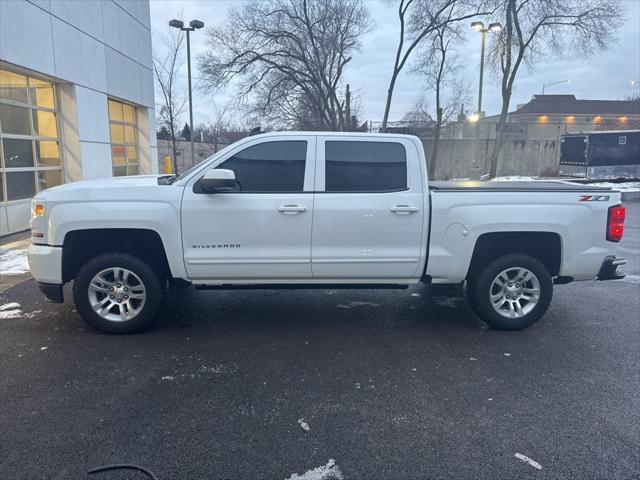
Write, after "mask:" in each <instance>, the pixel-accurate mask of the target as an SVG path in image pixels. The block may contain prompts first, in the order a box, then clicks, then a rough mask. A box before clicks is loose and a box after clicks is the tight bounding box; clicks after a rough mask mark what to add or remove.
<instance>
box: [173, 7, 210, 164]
mask: <svg viewBox="0 0 640 480" xmlns="http://www.w3.org/2000/svg"><path fill="white" fill-rule="evenodd" d="M169 26H170V27H173V28H177V29H179V30H182V31H183V32H187V76H188V80H189V129H190V131H191V134H190V135H189V137H190V138H189V140H190V141H191V165H193V164H195V152H194V149H193V100H192V98H191V42H190V41H189V32H193V31H194V30H199V29H201V28H202V27H204V22H201V21H200V20H191V21H190V22H189V26H188V27H185V26H184V22H183V21H182V20H176V19H175V18H174V19H173V20H170V21H169Z"/></svg>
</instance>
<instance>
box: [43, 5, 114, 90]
mask: <svg viewBox="0 0 640 480" xmlns="http://www.w3.org/2000/svg"><path fill="white" fill-rule="evenodd" d="M52 21H53V43H54V45H55V52H54V55H55V63H56V74H55V76H56V77H58V78H61V79H63V80H68V81H70V82H73V83H77V84H80V85H83V86H86V87H90V88H93V89H96V90H100V91H105V90H106V89H107V81H106V80H107V79H106V70H105V47H104V45H103V44H102V43H100V42H99V41H97V40H94V39H93V38H92V37H90V36H88V35H87V34H85V33H82V32H80V31H79V30H77V29H75V28H73V27H72V26H70V25H68V24H66V23H64V22H63V21H61V20H58V19H57V18H53V20H52Z"/></svg>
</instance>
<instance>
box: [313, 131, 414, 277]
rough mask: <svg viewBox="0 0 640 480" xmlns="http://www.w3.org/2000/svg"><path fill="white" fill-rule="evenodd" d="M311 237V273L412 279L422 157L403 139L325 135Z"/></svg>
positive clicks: (319, 149)
mask: <svg viewBox="0 0 640 480" xmlns="http://www.w3.org/2000/svg"><path fill="white" fill-rule="evenodd" d="M317 142H318V144H317V161H316V181H315V189H316V195H315V201H314V215H313V217H314V218H313V230H312V239H311V240H312V241H311V244H312V246H311V262H312V272H313V277H314V278H324V279H347V278H354V279H357V278H367V279H370V280H376V279H379V280H383V279H399V278H411V277H414V276H415V275H417V274H418V267H419V266H420V261H421V244H422V235H423V221H424V219H425V212H424V209H425V205H426V202H425V197H424V189H425V188H426V185H423V182H422V180H421V179H422V174H421V166H420V155H419V153H418V151H417V148H416V145H415V144H414V143H413V142H412V141H410V140H409V139H406V138H402V137H373V136H362V137H359V136H355V135H354V136H335V137H333V136H320V137H318V140H317Z"/></svg>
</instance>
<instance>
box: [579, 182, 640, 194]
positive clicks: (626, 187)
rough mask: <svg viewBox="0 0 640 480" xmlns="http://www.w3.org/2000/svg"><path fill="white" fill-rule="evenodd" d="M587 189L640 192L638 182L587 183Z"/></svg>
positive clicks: (639, 183)
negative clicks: (607, 188)
mask: <svg viewBox="0 0 640 480" xmlns="http://www.w3.org/2000/svg"><path fill="white" fill-rule="evenodd" d="M587 186H589V187H609V188H611V189H612V190H620V191H621V192H640V182H621V183H613V182H596V183H588V184H587Z"/></svg>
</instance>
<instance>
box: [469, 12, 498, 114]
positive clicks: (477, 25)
mask: <svg viewBox="0 0 640 480" xmlns="http://www.w3.org/2000/svg"><path fill="white" fill-rule="evenodd" d="M471 28H472V29H473V30H475V31H476V32H480V33H481V34H482V48H481V49H480V87H479V91H478V118H480V116H481V115H482V79H483V76H484V44H485V36H486V34H487V32H493V33H498V32H499V31H501V30H502V24H500V23H498V22H495V23H490V24H489V27H487V28H484V23H483V22H480V21H478V22H471Z"/></svg>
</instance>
